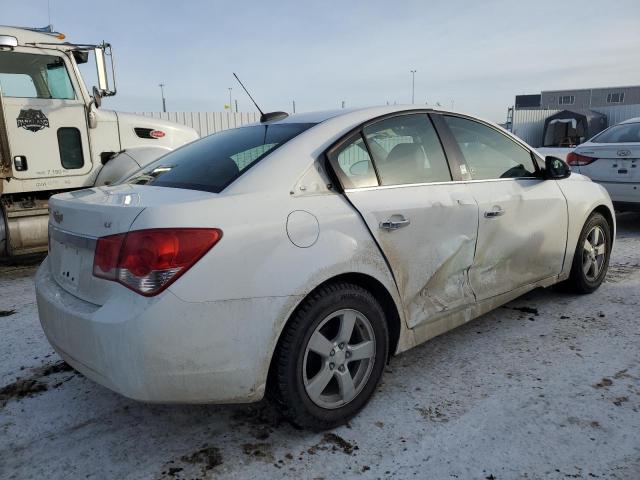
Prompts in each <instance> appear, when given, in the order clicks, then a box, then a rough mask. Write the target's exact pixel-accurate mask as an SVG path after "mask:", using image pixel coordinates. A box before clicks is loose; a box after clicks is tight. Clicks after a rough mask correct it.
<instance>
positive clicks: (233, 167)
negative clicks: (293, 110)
mask: <svg viewBox="0 0 640 480" xmlns="http://www.w3.org/2000/svg"><path fill="white" fill-rule="evenodd" d="M313 125H314V124H313V123H284V124H276V125H252V126H248V127H240V128H234V129H232V130H224V131H222V132H218V133H214V134H213V135H210V136H208V137H205V138H202V139H200V140H196V141H195V142H193V143H190V144H188V145H185V146H184V147H182V148H179V149H178V150H175V151H173V152H171V153H168V154H167V155H165V156H163V157H162V158H159V159H158V160H156V161H155V162H152V163H150V164H149V165H147V166H146V167H144V168H143V169H141V170H139V171H138V172H136V173H135V174H134V175H133V176H132V177H131V178H130V179H129V180H127V181H128V183H135V184H142V185H153V186H157V187H174V188H187V189H190V190H203V191H206V192H213V193H220V192H221V191H222V190H224V188H225V187H227V185H229V184H231V182H233V181H234V180H235V179H237V178H238V177H239V176H240V175H242V174H243V173H244V172H245V171H246V170H247V169H249V168H250V167H252V166H253V165H255V164H256V163H258V162H259V161H260V160H261V159H262V158H264V157H266V156H267V155H268V154H269V153H271V152H273V151H274V150H275V149H276V148H278V147H279V146H280V145H283V144H285V143H286V142H288V141H289V140H291V139H292V138H294V137H295V136H297V135H299V134H300V133H302V132H304V131H305V130H307V129H308V128H310V127H312V126H313Z"/></svg>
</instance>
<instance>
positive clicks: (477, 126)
mask: <svg viewBox="0 0 640 480" xmlns="http://www.w3.org/2000/svg"><path fill="white" fill-rule="evenodd" d="M444 119H445V121H446V122H447V125H448V126H449V128H450V129H451V132H452V133H453V136H454V138H455V139H456V142H457V143H458V146H459V147H460V150H462V154H463V155H464V159H465V161H466V163H467V167H468V168H469V170H470V173H471V178H472V179H473V180H489V179H495V178H519V177H532V176H534V175H535V173H536V167H535V165H534V163H533V158H532V157H531V153H530V152H529V151H528V150H526V149H525V148H524V147H522V146H520V145H519V144H517V143H516V142H514V141H513V140H511V139H510V138H509V137H507V136H506V135H503V134H502V133H500V132H499V131H497V130H496V129H494V128H491V127H488V126H487V125H483V124H482V123H479V122H475V121H473V120H468V119H466V118H461V117H453V116H448V115H445V116H444Z"/></svg>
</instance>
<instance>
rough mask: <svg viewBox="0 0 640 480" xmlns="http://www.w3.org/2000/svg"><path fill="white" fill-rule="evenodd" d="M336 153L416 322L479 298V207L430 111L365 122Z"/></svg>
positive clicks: (332, 154)
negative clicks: (474, 280) (473, 281)
mask: <svg viewBox="0 0 640 480" xmlns="http://www.w3.org/2000/svg"><path fill="white" fill-rule="evenodd" d="M328 157H329V160H330V162H331V164H332V166H333V169H334V171H335V172H336V174H337V175H338V177H339V179H340V181H341V183H342V185H343V187H344V189H345V194H346V196H347V198H348V199H349V201H350V202H351V203H352V204H353V205H354V207H355V208H356V209H357V210H358V211H359V212H360V214H361V215H362V218H363V219H364V221H365V222H366V224H367V227H368V228H369V230H370V231H371V233H372V235H373V237H374V238H375V239H376V241H377V243H378V245H379V246H380V248H381V250H382V252H383V253H384V255H385V257H386V258H387V261H388V263H389V265H390V267H391V270H392V272H393V275H394V277H395V280H396V284H397V285H398V290H399V293H400V295H401V297H402V300H403V304H404V308H405V314H406V318H407V324H408V326H409V327H410V328H414V327H416V326H418V325H420V324H422V323H425V322H426V321H432V320H435V319H437V318H439V317H441V316H444V315H446V314H448V313H449V312H451V311H453V310H456V309H459V308H463V307H465V306H467V305H469V304H471V303H473V302H474V301H475V297H474V294H473V291H472V289H471V287H470V283H469V277H468V270H469V268H470V267H471V265H472V262H473V255H474V249H475V245H476V234H477V224H478V207H477V204H476V202H475V200H474V199H473V197H472V196H471V195H470V193H469V191H468V189H467V186H466V185H465V184H464V183H456V182H453V181H452V180H454V178H452V175H451V171H450V168H449V165H448V162H447V158H446V156H445V153H444V150H443V148H442V145H441V143H440V140H439V138H438V135H437V133H436V131H435V129H434V127H433V124H432V122H431V119H430V118H429V115H428V114H426V113H417V114H416V113H414V114H399V115H394V116H390V117H386V118H384V119H382V120H376V121H373V122H372V123H368V124H365V125H364V127H363V128H362V129H361V130H359V131H357V132H355V133H354V134H352V135H351V136H350V137H348V138H346V139H344V140H343V141H341V142H339V143H338V144H337V145H336V146H334V147H333V148H332V149H331V150H330V151H329V153H328Z"/></svg>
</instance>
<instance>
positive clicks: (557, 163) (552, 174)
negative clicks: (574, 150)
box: [544, 156, 571, 180]
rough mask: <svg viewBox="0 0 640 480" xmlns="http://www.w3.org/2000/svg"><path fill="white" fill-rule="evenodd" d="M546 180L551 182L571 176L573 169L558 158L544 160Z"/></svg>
mask: <svg viewBox="0 0 640 480" xmlns="http://www.w3.org/2000/svg"><path fill="white" fill-rule="evenodd" d="M544 165H545V169H544V178H546V179H550V180H560V179H562V178H567V177H568V176H569V175H571V168H569V165H567V162H565V161H564V160H562V159H561V158H558V157H552V156H548V157H545V159H544Z"/></svg>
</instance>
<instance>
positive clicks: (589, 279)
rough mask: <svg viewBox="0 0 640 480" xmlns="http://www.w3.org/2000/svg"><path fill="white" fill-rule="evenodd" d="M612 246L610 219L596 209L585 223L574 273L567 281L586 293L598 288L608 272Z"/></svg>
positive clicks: (570, 285) (574, 259) (573, 266)
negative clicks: (608, 220)
mask: <svg viewBox="0 0 640 480" xmlns="http://www.w3.org/2000/svg"><path fill="white" fill-rule="evenodd" d="M611 246H612V239H611V227H610V226H609V223H608V222H607V220H606V219H605V218H604V217H603V216H602V215H601V214H600V213H597V212H594V213H592V214H591V216H590V217H589V218H588V219H587V221H586V223H585V224H584V227H582V232H581V233H580V237H579V238H578V244H577V245H576V251H575V254H574V255H573V264H572V265H571V274H570V275H569V279H568V280H567V281H566V282H565V285H566V287H567V289H568V290H569V291H572V292H574V293H582V294H584V293H591V292H594V291H595V290H597V289H598V287H599V286H600V285H601V284H602V282H603V281H604V277H605V276H606V275H607V269H608V268H609V257H610V255H611Z"/></svg>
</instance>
